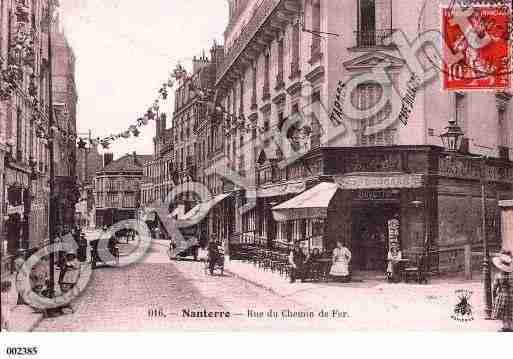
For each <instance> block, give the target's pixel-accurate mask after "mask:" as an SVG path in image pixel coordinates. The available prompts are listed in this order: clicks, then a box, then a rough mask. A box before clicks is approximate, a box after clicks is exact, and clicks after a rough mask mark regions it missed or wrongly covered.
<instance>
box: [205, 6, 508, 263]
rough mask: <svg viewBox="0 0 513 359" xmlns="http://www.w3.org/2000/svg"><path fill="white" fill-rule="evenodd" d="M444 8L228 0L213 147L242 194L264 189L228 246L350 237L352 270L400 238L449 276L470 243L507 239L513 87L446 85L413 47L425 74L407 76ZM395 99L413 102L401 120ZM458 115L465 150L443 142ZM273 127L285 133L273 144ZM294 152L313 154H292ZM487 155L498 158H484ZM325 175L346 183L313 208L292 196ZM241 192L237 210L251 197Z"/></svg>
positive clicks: (380, 258)
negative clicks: (504, 212) (500, 227)
mask: <svg viewBox="0 0 513 359" xmlns="http://www.w3.org/2000/svg"><path fill="white" fill-rule="evenodd" d="M423 5H425V6H423ZM438 6H439V4H438V2H427V3H426V2H425V1H423V0H418V1H417V0H414V1H407V2H397V1H391V0H345V1H330V0H304V1H303V0H253V1H252V0H246V1H233V0H230V1H229V8H230V13H229V23H228V25H227V27H226V31H225V53H224V59H223V61H222V63H221V64H220V65H219V66H218V68H217V77H216V94H217V95H216V99H215V102H216V103H219V104H221V105H222V107H223V108H224V110H225V111H226V112H229V113H230V115H224V116H223V117H224V118H223V120H222V121H221V123H222V124H223V126H221V127H220V128H219V130H218V131H213V132H212V133H213V139H212V142H213V143H220V145H219V148H220V149H221V150H220V151H222V154H220V157H222V156H224V157H226V158H227V159H228V163H229V166H231V169H232V170H235V171H236V172H238V174H239V175H241V176H242V177H245V178H247V180H248V181H249V183H250V184H249V185H248V184H246V185H244V186H239V189H240V190H246V193H247V192H248V191H249V192H252V191H255V192H254V193H256V195H257V200H256V207H255V208H253V209H252V210H249V211H246V212H245V213H244V214H242V215H236V216H235V218H236V226H235V228H234V233H233V236H231V237H232V241H234V242H239V241H253V242H257V243H260V244H263V245H265V246H267V247H271V248H272V247H275V246H278V245H279V244H287V243H291V241H292V240H295V241H296V240H297V241H304V243H306V244H307V245H309V246H310V247H318V248H320V249H321V250H330V249H332V248H333V247H334V245H335V241H336V240H337V239H341V240H343V241H344V242H345V243H346V244H347V245H348V246H349V247H350V248H351V250H352V252H353V254H354V261H353V263H354V268H355V269H356V270H358V269H377V270H382V269H383V268H384V262H385V253H386V250H387V248H388V243H389V241H391V240H392V238H394V240H398V241H400V243H401V247H402V249H403V253H404V254H405V255H406V256H410V257H412V258H413V257H415V256H417V255H418V254H419V253H421V252H423V251H429V250H432V251H434V252H433V253H435V255H434V256H433V258H434V260H436V264H437V265H438V267H439V268H440V269H444V270H445V269H447V268H452V269H458V268H459V267H458V266H462V265H463V264H462V263H463V257H464V250H463V248H464V246H465V245H468V244H470V245H471V246H472V248H473V249H474V250H480V248H482V243H483V238H484V236H485V235H486V236H489V237H490V238H489V240H490V243H491V244H492V245H493V246H497V245H498V242H497V241H498V238H497V236H496V235H495V231H496V229H497V225H495V226H494V224H496V221H495V209H496V208H497V200H498V199H501V198H504V197H511V196H512V185H513V175H512V163H511V162H510V161H509V155H510V152H511V149H510V148H511V145H512V140H513V137H512V136H513V129H512V127H511V119H512V118H513V110H512V107H513V105H512V104H511V100H510V99H511V93H510V92H493V91H481V92H448V91H445V92H444V91H441V88H442V86H441V83H440V77H439V76H435V77H434V78H432V79H431V81H430V82H425V81H423V80H424V78H425V74H426V73H427V72H428V71H427V70H426V69H427V68H428V67H429V65H430V63H431V64H432V63H433V61H431V62H430V61H429V60H430V58H429V53H423V52H421V53H419V52H418V51H417V52H415V54H416V57H417V58H418V61H419V63H420V64H422V66H417V67H413V68H412V64H411V63H409V62H411V60H412V59H411V58H412V57H411V56H408V54H409V53H408V52H407V51H408V50H409V49H410V48H411V46H415V45H413V44H414V43H413V41H414V40H415V39H418V40H419V41H423V40H422V36H420V35H421V34H422V32H424V31H430V30H433V29H435V30H438V29H440V18H439V16H440V15H439V14H440V12H439V9H438ZM421 9H422V13H419V12H420V11H421ZM419 19H420V20H419ZM406 39H407V40H408V41H409V42H407V41H406ZM417 45H418V43H417ZM383 65H384V67H386V71H387V75H386V76H381V77H380V76H379V72H376V69H377V68H380V66H383ZM419 69H422V70H421V71H422V73H412V71H418V70H419ZM373 71H374V72H373ZM381 73H383V70H381ZM420 78H422V79H423V80H422V81H420V82H421V83H422V85H416V84H415V83H416V82H417V81H418V79H420ZM355 79H356V80H355ZM358 79H362V80H360V81H359V83H358V84H357V86H354V88H352V87H351V91H350V92H349V93H347V94H346V93H345V90H344V88H345V87H350V85H352V84H354V83H355V81H357V80H358ZM400 83H402V84H403V85H404V84H408V86H409V87H411V88H415V91H414V92H415V94H414V95H412V94H406V93H404V92H401V93H400V96H397V97H398V101H396V100H397V98H396V99H393V100H392V101H389V102H387V101H385V102H384V103H385V105H384V106H383V107H382V108H381V109H380V110H379V111H376V112H375V113H373V112H372V111H367V112H365V110H369V109H370V108H373V107H374V106H377V103H379V102H380V101H381V100H382V99H386V98H387V96H392V95H391V94H393V93H394V89H396V88H398V87H401V86H400ZM402 87H403V88H404V87H406V86H402ZM344 96H346V97H349V98H350V101H344V100H345V98H344ZM393 101H396V102H393ZM340 103H344V104H345V107H344V108H341V105H340ZM348 103H349V104H350V105H351V106H348V105H347V104H348ZM397 103H399V105H400V108H402V107H408V106H411V109H408V110H407V111H402V112H403V114H404V112H406V115H407V116H406V117H407V118H406V120H404V118H403V117H401V116H397V113H396V112H394V111H395V109H396V106H397ZM408 103H409V104H408ZM397 112H399V111H397ZM333 114H335V115H333ZM451 118H454V119H456V120H457V124H458V125H459V126H460V127H461V129H462V130H463V132H464V134H465V137H464V139H463V145H462V147H461V150H462V152H463V153H465V154H463V155H461V156H450V155H448V154H447V152H444V149H443V148H442V147H441V146H442V141H441V138H440V136H439V135H440V133H442V132H444V129H445V127H446V126H447V122H448V120H449V119H451ZM234 119H235V120H234ZM294 119H301V121H299V122H297V121H296V120H294ZM402 120H403V121H402ZM291 122H292V126H291ZM272 130H275V131H276V132H281V133H283V135H280V136H277V137H278V138H276V136H275V137H274V139H272V138H269V137H265V134H266V133H268V132H269V131H272ZM334 133H336V134H337V136H333V135H334ZM297 148H301V149H302V151H297ZM297 152H301V153H306V155H303V156H298V157H294V158H293V156H294V154H295V153H297ZM483 155H486V156H488V157H489V159H488V160H483V159H480V158H476V157H479V156H483ZM291 158H293V160H291ZM481 166H483V167H481ZM480 168H482V170H480ZM483 173H484V175H483ZM221 175H223V174H221ZM326 181H327V182H336V184H337V188H338V189H335V190H334V191H331V192H330V191H327V192H325V193H318V195H317V197H323V196H327V197H326V198H323V199H322V200H321V199H319V201H318V203H315V204H312V203H307V202H308V201H306V202H305V201H304V198H301V199H302V200H301V201H299V200H298V201H296V202H294V201H293V202H287V200H289V199H292V198H294V197H295V196H296V195H298V194H299V193H301V192H303V191H305V190H308V189H311V188H312V187H313V186H315V185H316V184H319V183H321V182H326ZM482 181H484V182H486V186H485V187H486V191H485V196H486V198H487V199H486V201H485V204H486V215H485V217H486V221H485V222H486V223H487V225H486V226H485V227H486V228H485V229H483V226H482V225H481V224H480V223H482V221H481V220H480V218H481V212H482V210H481V204H480V203H481V191H480V184H481V182H482ZM251 183H253V184H251ZM315 190H316V189H314V190H313V191H315ZM240 193H242V194H244V191H240ZM310 194H312V193H310ZM306 197H308V195H307V196H306ZM237 198H238V200H237V204H236V207H238V208H239V207H241V206H243V205H244V204H245V199H244V196H237ZM302 202H305V203H304V204H301V203H302ZM278 204H282V207H276V206H277V205H278ZM310 205H311V206H314V207H315V206H320V208H317V207H316V208H307V207H309V206H310ZM273 208H275V210H274V211H273ZM276 219H278V220H276ZM391 221H392V222H393V223H394V226H395V224H396V221H397V223H400V227H399V228H400V229H398V228H396V227H397V226H395V227H394V228H392V227H391V226H390V223H392V222H391ZM397 230H398V231H399V234H398V235H395V234H394V235H392V234H391V233H392V232H394V231H395V232H394V233H396V232H397ZM483 231H485V232H486V234H484V233H483ZM226 234H227V233H224V234H223V235H224V236H225V237H226Z"/></svg>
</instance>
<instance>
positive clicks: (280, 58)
mask: <svg viewBox="0 0 513 359" xmlns="http://www.w3.org/2000/svg"><path fill="white" fill-rule="evenodd" d="M283 52H284V45H283V38H281V39H279V40H278V74H277V76H276V87H277V88H281V87H282V86H283V85H284V83H283V56H284V54H283Z"/></svg>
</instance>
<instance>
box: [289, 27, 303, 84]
mask: <svg viewBox="0 0 513 359" xmlns="http://www.w3.org/2000/svg"><path fill="white" fill-rule="evenodd" d="M300 26H301V25H300V22H299V20H298V21H296V22H295V24H294V25H293V27H292V36H291V37H292V39H291V46H290V51H291V54H290V55H291V62H290V66H291V67H290V79H293V78H295V77H297V76H299V56H300V52H299V44H300V41H301V36H300V34H301V29H300Z"/></svg>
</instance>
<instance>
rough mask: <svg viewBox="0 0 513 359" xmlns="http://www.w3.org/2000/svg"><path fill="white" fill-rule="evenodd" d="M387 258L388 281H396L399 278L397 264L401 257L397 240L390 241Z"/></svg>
mask: <svg viewBox="0 0 513 359" xmlns="http://www.w3.org/2000/svg"><path fill="white" fill-rule="evenodd" d="M387 259H388V265H387V273H386V277H387V279H388V281H389V282H394V283H397V282H399V280H400V269H399V266H400V264H401V259H402V253H401V251H400V250H399V244H398V243H397V242H392V243H391V244H390V250H389V251H388V255H387Z"/></svg>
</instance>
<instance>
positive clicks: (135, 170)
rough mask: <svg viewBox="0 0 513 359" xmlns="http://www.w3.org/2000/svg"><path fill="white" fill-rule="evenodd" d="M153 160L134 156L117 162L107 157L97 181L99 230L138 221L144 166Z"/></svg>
mask: <svg viewBox="0 0 513 359" xmlns="http://www.w3.org/2000/svg"><path fill="white" fill-rule="evenodd" d="M151 158H152V156H151V155H137V154H136V153H135V152H134V153H132V154H126V155H125V156H123V157H121V158H119V159H117V160H113V155H112V154H111V153H107V154H104V166H103V168H102V169H100V170H99V171H97V172H96V176H95V178H94V195H95V212H96V221H95V222H96V226H97V227H100V226H104V225H107V226H110V225H112V224H114V223H116V222H119V221H122V220H127V219H136V218H137V217H136V216H137V211H138V209H139V207H140V204H141V181H142V178H143V166H144V164H145V163H146V162H148V161H151Z"/></svg>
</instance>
